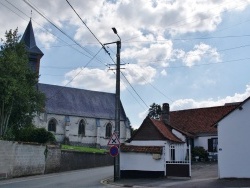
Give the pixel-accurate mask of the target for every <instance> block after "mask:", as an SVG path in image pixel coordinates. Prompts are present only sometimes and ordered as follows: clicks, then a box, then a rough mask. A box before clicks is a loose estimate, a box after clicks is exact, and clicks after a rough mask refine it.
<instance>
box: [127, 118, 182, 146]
mask: <svg viewBox="0 0 250 188" xmlns="http://www.w3.org/2000/svg"><path fill="white" fill-rule="evenodd" d="M132 140H169V141H172V142H178V143H182V142H183V141H182V140H180V139H179V138H178V137H176V136H175V135H174V134H173V133H172V132H171V130H170V129H169V128H168V127H167V126H166V125H165V124H164V122H163V121H160V120H155V119H151V118H149V117H146V118H145V119H144V121H143V122H142V124H141V126H140V127H139V129H138V130H137V131H136V133H135V134H134V135H132V137H131V138H130V139H129V140H128V142H130V141H132Z"/></svg>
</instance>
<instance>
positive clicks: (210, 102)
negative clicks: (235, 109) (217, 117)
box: [171, 85, 250, 111]
mask: <svg viewBox="0 0 250 188" xmlns="http://www.w3.org/2000/svg"><path fill="white" fill-rule="evenodd" d="M249 96H250V85H247V86H246V91H245V92H244V93H235V94H234V95H233V96H227V97H225V98H219V99H207V100H203V101H197V100H195V99H179V100H176V101H174V102H173V103H172V104H171V110H172V111H173V110H183V109H190V108H202V107H212V106H221V105H224V104H225V103H232V102H242V101H243V100H245V99H246V98H247V97H249Z"/></svg>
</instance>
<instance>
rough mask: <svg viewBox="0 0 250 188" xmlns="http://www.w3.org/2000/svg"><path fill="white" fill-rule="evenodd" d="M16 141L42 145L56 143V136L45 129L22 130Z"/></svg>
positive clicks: (31, 128) (29, 128)
mask: <svg viewBox="0 0 250 188" xmlns="http://www.w3.org/2000/svg"><path fill="white" fill-rule="evenodd" d="M16 139H17V141H22V142H38V143H42V144H44V143H47V142H55V141H56V139H55V136H54V135H53V134H52V133H51V132H48V131H47V130H46V129H45V128H34V127H28V128H24V129H21V130H20V132H19V135H18V138H16Z"/></svg>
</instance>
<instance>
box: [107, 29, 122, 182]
mask: <svg viewBox="0 0 250 188" xmlns="http://www.w3.org/2000/svg"><path fill="white" fill-rule="evenodd" d="M112 30H113V32H114V33H115V34H116V35H117V36H118V38H119V40H118V41H116V42H109V43H105V44H104V45H108V44H114V43H116V46H117V52H116V92H115V133H116V135H117V137H118V140H119V141H120V114H121V113H120V109H121V107H120V50H121V38H120V36H119V35H118V33H117V30H116V28H114V27H113V28H112ZM118 149H119V151H118V155H117V156H116V157H115V159H114V181H117V180H119V179H120V147H119V148H118Z"/></svg>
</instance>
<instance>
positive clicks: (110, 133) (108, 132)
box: [105, 123, 112, 138]
mask: <svg viewBox="0 0 250 188" xmlns="http://www.w3.org/2000/svg"><path fill="white" fill-rule="evenodd" d="M105 136H106V138H110V137H111V136H112V125H111V123H108V124H107V125H106V135H105Z"/></svg>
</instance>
